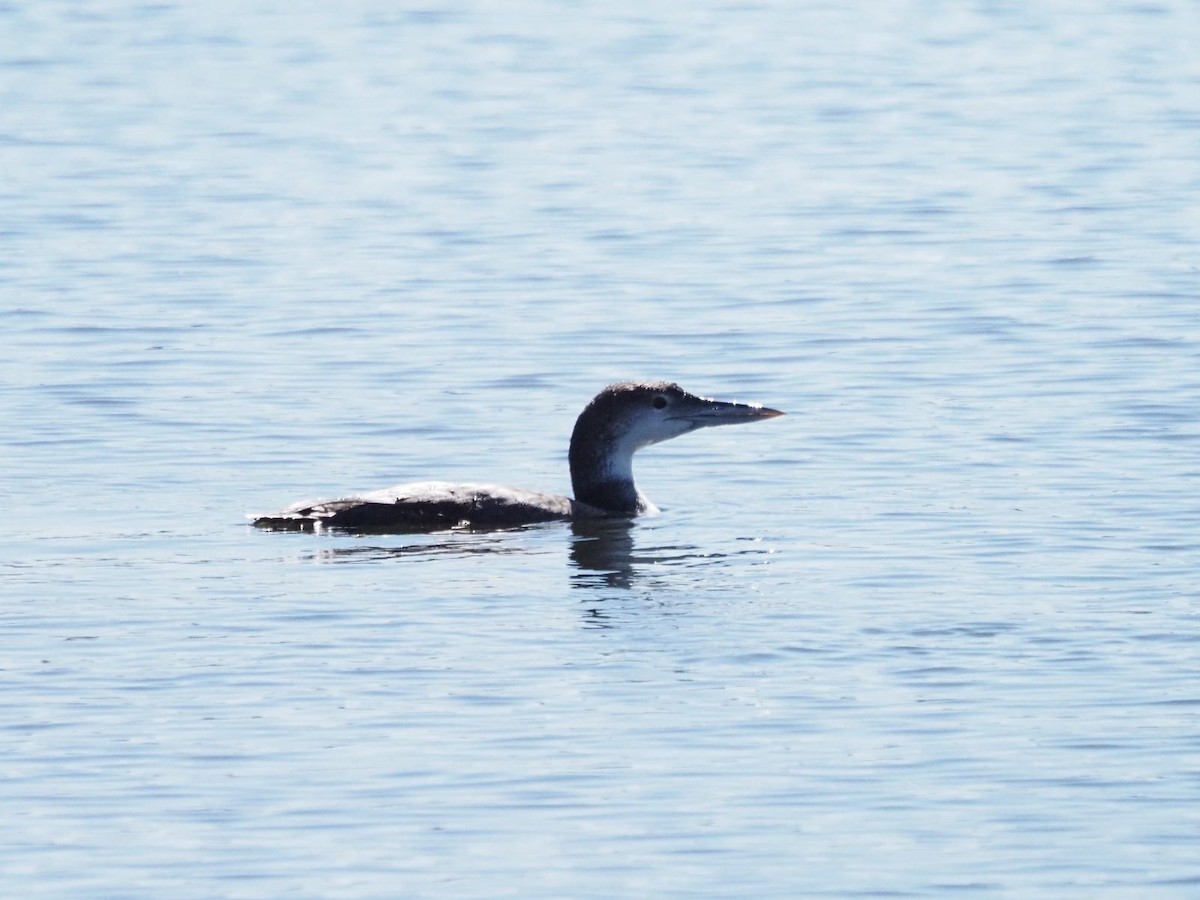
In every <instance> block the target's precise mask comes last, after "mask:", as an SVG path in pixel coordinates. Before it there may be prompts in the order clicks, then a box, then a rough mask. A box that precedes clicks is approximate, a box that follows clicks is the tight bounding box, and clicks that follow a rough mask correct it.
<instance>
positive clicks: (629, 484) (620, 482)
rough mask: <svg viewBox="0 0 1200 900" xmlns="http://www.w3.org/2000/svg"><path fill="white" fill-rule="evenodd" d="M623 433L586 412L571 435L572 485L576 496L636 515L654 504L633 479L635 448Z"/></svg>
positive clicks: (616, 511) (615, 512)
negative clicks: (622, 437)
mask: <svg viewBox="0 0 1200 900" xmlns="http://www.w3.org/2000/svg"><path fill="white" fill-rule="evenodd" d="M634 449H635V448H633V447H630V446H628V445H627V442H625V441H622V440H621V435H619V434H615V433H613V432H612V431H611V430H610V429H606V428H605V427H604V426H603V425H602V424H600V423H596V422H594V421H589V417H587V416H586V414H585V415H583V416H580V417H579V421H577V422H576V423H575V431H574V433H573V434H572V435H571V452H570V461H571V487H572V489H573V490H574V492H575V499H576V500H578V501H579V502H581V503H586V504H587V505H588V506H594V507H596V508H597V509H602V510H604V511H605V512H606V513H611V514H613V515H628V516H634V515H637V514H638V513H643V512H648V511H650V510H652V509H653V508H654V507H653V506H651V504H650V501H648V500H647V499H646V498H645V497H644V496H642V494H641V492H640V491H639V490H638V489H637V485H635V484H634V483H633V451H634Z"/></svg>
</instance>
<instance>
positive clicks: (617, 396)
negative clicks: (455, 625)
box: [254, 381, 783, 533]
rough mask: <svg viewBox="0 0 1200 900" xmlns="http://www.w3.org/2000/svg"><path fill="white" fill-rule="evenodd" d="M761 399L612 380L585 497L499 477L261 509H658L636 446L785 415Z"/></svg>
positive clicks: (512, 515) (398, 521)
mask: <svg viewBox="0 0 1200 900" xmlns="http://www.w3.org/2000/svg"><path fill="white" fill-rule="evenodd" d="M782 415H783V413H782V412H780V411H779V410H777V409H771V408H770V407H766V406H761V405H759V404H756V403H730V402H726V401H722V400H711V399H708V398H706V397H698V396H696V395H695V394H691V393H688V392H687V391H685V390H684V389H683V388H681V387H680V386H679V385H677V384H674V383H671V382H666V381H652V382H646V381H622V382H618V383H617V384H610V385H609V386H608V387H606V388H605V389H604V390H602V391H601V392H600V393H599V394H597V395H596V396H595V397H593V398H592V401H591V402H590V403H588V405H587V406H586V407H585V408H584V410H583V412H582V413H580V414H579V418H578V419H577V420H576V422H575V430H574V432H573V433H572V434H571V449H570V453H569V460H570V464H571V487H572V489H573V490H574V492H575V497H574V498H571V497H563V496H559V495H557V494H543V493H539V492H537V491H526V490H521V489H519V488H508V487H502V486H500V485H493V484H448V483H445V482H440V481H431V482H421V483H414V484H401V485H397V486H396V487H391V488H385V489H384V490H380V491H371V492H369V493H365V494H360V495H358V496H354V497H347V498H345V499H341V500H322V501H318V502H315V503H313V502H309V503H297V504H294V505H292V506H289V507H287V508H286V509H284V510H282V511H280V512H278V513H275V514H273V515H266V516H258V517H256V518H254V525H256V526H257V527H259V528H266V529H272V530H277V531H320V530H322V529H325V528H334V529H338V530H343V531H357V532H370V533H387V532H414V531H437V530H443V529H448V528H474V529H488V528H512V527H516V526H520V525H531V524H535V523H538V522H550V521H555V520H567V521H573V520H582V519H595V518H601V517H631V516H637V515H640V514H643V513H654V512H658V510H657V509H656V508H655V506H654V505H653V504H652V503H651V502H650V501H649V500H647V499H646V497H645V495H644V494H642V492H641V491H639V490H638V488H637V486H636V485H635V484H634V483H633V454H634V453H635V452H636V451H637V450H639V449H641V448H642V447H647V446H649V445H650V444H657V443H659V442H660V441H667V440H670V439H671V438H674V437H679V435H681V434H687V433H688V432H689V431H696V430H697V429H700V428H709V427H712V426H714V425H737V424H740V423H742V422H756V421H758V420H760V419H771V418H774V417H775V416H782Z"/></svg>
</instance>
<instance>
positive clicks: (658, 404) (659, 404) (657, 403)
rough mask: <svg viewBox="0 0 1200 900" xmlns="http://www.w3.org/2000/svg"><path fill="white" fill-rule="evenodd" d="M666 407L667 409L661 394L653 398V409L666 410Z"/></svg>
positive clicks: (665, 401) (664, 398)
mask: <svg viewBox="0 0 1200 900" xmlns="http://www.w3.org/2000/svg"><path fill="white" fill-rule="evenodd" d="M666 407H667V398H666V397H664V396H663V395H662V394H659V395H658V396H657V397H655V398H654V408H655V409H666Z"/></svg>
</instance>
